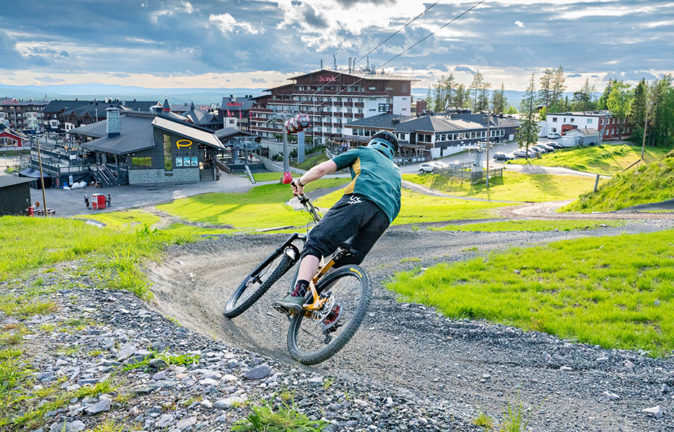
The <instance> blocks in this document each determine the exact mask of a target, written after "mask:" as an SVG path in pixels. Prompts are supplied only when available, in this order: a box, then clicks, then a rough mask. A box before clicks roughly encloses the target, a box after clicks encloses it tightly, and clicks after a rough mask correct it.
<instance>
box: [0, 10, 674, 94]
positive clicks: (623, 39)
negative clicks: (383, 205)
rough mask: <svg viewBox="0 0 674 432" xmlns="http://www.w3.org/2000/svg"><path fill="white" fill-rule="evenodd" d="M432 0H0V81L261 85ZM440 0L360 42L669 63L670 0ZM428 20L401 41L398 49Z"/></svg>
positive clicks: (605, 64) (415, 73) (638, 69)
mask: <svg viewBox="0 0 674 432" xmlns="http://www.w3.org/2000/svg"><path fill="white" fill-rule="evenodd" d="M433 3H435V2H434V1H427V2H423V1H417V0H311V1H305V0H279V1H266V0H247V1H239V0H204V1H197V0H192V1H184V0H162V1H159V0H117V1H108V0H68V1H64V2H55V1H47V0H44V1H36V0H21V1H12V0H2V12H1V13H0V84H6V85H54V84H59V85H64V84H69V85H72V84H112V85H123V86H140V87H147V88H181V87H186V88H255V89H260V90H263V89H267V88H270V87H274V86H277V85H281V84H283V83H286V82H287V79H288V78H289V77H292V76H294V75H298V74H301V73H305V72H309V71H312V70H317V69H319V67H320V63H321V59H322V60H323V64H324V66H326V67H332V65H333V55H334V56H335V58H336V60H337V64H338V66H340V67H345V66H346V65H347V62H348V58H349V57H355V58H357V59H358V66H365V64H366V62H367V59H366V58H364V56H365V54H366V53H367V52H368V51H370V50H372V49H373V48H375V47H377V45H378V44H379V43H380V42H381V41H383V40H384V39H386V38H387V37H389V36H390V35H391V34H393V33H394V32H395V31H397V30H398V29H400V28H401V27H402V26H404V25H405V23H407V22H408V21H409V20H410V19H412V18H414V17H415V16H417V15H419V14H420V13H422V12H423V11H424V10H425V9H426V8H429V7H430V6H431V5H433ZM476 3H477V1H473V2H465V1H461V0H459V1H449V0H444V1H440V2H438V4H436V5H435V6H433V7H431V8H430V9H429V10H428V11H427V12H426V13H425V14H424V15H423V16H422V17H420V18H418V19H417V20H416V21H414V22H413V23H412V24H410V25H408V26H407V27H406V28H405V29H404V30H402V31H401V32H400V33H399V34H397V35H396V36H394V37H393V38H391V39H390V40H389V41H388V42H386V43H385V44H384V45H382V46H381V47H379V48H378V49H376V50H375V51H374V52H372V53H371V54H370V55H369V61H370V63H371V64H373V65H374V66H375V67H376V68H377V69H381V66H382V65H385V66H384V70H385V71H386V72H387V73H397V74H405V75H408V76H410V77H411V78H413V79H416V80H418V82H417V83H415V85H414V86H415V87H427V86H428V85H429V84H430V83H433V82H435V81H436V80H437V79H438V78H440V77H441V76H443V75H445V76H446V75H449V74H450V73H452V74H454V76H455V78H456V79H457V81H459V82H462V83H464V84H469V83H470V81H471V80H472V76H473V74H474V73H475V72H476V71H478V70H479V71H480V72H481V73H482V74H483V75H484V76H485V78H486V80H487V81H488V82H490V83H491V84H492V87H493V88H499V87H500V86H501V83H503V85H504V86H505V88H506V89H509V90H524V89H525V88H526V86H527V84H528V79H529V77H530V76H531V74H532V73H535V74H536V76H537V77H538V76H540V74H541V71H542V70H544V69H545V68H557V67H558V66H560V65H561V66H563V67H564V70H565V72H566V73H567V75H566V77H567V81H566V84H567V90H569V91H573V90H575V89H578V88H580V87H581V86H582V84H583V83H584V82H585V79H586V78H587V79H589V80H590V82H591V83H592V84H594V85H595V86H596V88H597V90H598V91H601V90H602V89H603V87H604V86H605V84H606V81H607V80H608V79H609V78H614V79H615V78H617V79H622V80H626V81H634V80H639V79H641V78H642V77H643V78H646V79H647V80H651V79H653V78H656V77H658V76H660V75H662V74H664V73H674V1H627V0H625V1H618V0H594V1H584V0H563V1H557V0H548V1H535V0H494V1H484V2H483V3H481V4H480V5H479V6H477V7H475V8H474V9H473V10H472V11H470V12H468V13H467V14H466V15H465V16H463V17H461V18H459V19H457V20H455V21H454V22H452V23H451V24H449V25H447V26H446V27H444V28H443V27H442V26H444V25H445V24H447V23H448V22H449V21H451V20H452V19H454V18H455V17H456V16H458V15H459V14H461V13H463V12H464V11H466V10H467V9H469V8H471V7H473V6H474V5H475V4H476ZM433 32H434V33H435V34H434V35H433V36H431V37H429V38H428V39H426V40H425V41H424V42H422V43H420V44H419V45H417V46H415V47H413V48H412V49H410V50H409V51H408V52H407V53H405V54H404V55H402V56H400V57H398V58H396V59H394V60H392V59H393V58H394V57H395V56H396V55H398V54H399V53H400V52H402V51H403V50H405V49H406V48H408V47H410V46H411V45H413V44H415V43H417V42H418V41H419V40H421V39H422V38H424V37H425V36H427V35H429V34H430V33H433Z"/></svg>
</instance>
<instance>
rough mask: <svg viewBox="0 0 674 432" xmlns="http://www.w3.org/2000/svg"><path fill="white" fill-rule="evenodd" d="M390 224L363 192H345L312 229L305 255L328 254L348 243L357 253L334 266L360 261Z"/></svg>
mask: <svg viewBox="0 0 674 432" xmlns="http://www.w3.org/2000/svg"><path fill="white" fill-rule="evenodd" d="M388 226H389V218H388V216H386V213H384V212H383V211H382V210H381V209H380V208H379V207H378V206H377V205H376V204H375V203H373V202H372V201H368V200H367V199H365V198H363V197H362V196H360V195H355V194H347V195H344V196H343V197H342V198H341V199H340V200H339V201H337V204H335V205H334V206H333V207H332V208H331V209H330V210H329V211H328V213H327V214H326V215H325V217H324V218H323V220H321V221H320V222H319V223H318V225H316V226H315V227H314V228H313V229H312V230H311V231H310V232H309V238H308V239H307V242H306V244H305V246H304V249H303V251H302V256H306V255H313V256H315V257H318V258H321V257H327V256H328V255H331V254H332V253H333V252H334V251H335V250H336V249H337V248H338V247H339V246H341V245H343V244H345V243H347V244H349V246H350V248H351V249H355V252H356V253H355V254H354V255H351V256H348V257H345V258H343V259H342V260H340V262H338V263H335V265H336V266H340V265H345V264H360V263H361V262H363V260H364V259H365V256H366V255H367V254H368V252H370V249H372V247H373V246H374V244H375V243H376V242H377V240H378V239H379V237H381V235H382V234H384V231H386V228H388Z"/></svg>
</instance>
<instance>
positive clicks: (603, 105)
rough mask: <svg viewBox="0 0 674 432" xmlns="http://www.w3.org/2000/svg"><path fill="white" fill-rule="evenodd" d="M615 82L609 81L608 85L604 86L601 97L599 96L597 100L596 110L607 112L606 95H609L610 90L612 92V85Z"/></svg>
mask: <svg viewBox="0 0 674 432" xmlns="http://www.w3.org/2000/svg"><path fill="white" fill-rule="evenodd" d="M614 82H615V81H613V80H609V81H608V84H606V88H605V89H604V93H602V95H601V96H599V100H598V101H597V109H600V110H607V109H608V105H607V104H606V101H608V95H610V94H611V90H613V83H614Z"/></svg>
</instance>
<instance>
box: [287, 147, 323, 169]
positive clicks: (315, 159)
mask: <svg viewBox="0 0 674 432" xmlns="http://www.w3.org/2000/svg"><path fill="white" fill-rule="evenodd" d="M326 160H328V157H327V156H326V154H325V152H324V151H322V152H320V153H315V154H312V155H308V156H306V157H305V158H304V162H301V163H297V162H294V163H292V166H293V167H295V168H298V169H301V170H305V171H307V170H309V169H311V168H312V167H313V166H314V165H318V164H319V163H321V162H325V161H326Z"/></svg>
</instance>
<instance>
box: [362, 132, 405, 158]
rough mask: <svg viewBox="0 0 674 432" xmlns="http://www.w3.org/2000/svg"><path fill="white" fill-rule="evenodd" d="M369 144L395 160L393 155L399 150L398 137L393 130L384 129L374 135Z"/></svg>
mask: <svg viewBox="0 0 674 432" xmlns="http://www.w3.org/2000/svg"><path fill="white" fill-rule="evenodd" d="M367 146H368V147H369V148H373V149H375V150H379V151H380V152H382V153H383V154H384V155H385V156H386V157H388V158H389V159H391V160H393V156H395V154H396V152H397V151H398V138H396V136H395V135H393V134H392V133H391V132H389V131H385V130H382V131H379V132H377V133H376V134H374V135H373V136H372V139H371V140H370V142H369V143H367Z"/></svg>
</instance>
